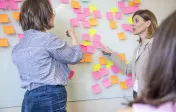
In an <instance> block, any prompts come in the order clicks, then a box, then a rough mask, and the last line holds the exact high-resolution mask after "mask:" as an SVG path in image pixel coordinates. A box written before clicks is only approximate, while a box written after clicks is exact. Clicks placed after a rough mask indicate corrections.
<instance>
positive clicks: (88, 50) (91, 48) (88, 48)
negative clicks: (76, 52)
mask: <svg viewBox="0 0 176 112" xmlns="http://www.w3.org/2000/svg"><path fill="white" fill-rule="evenodd" d="M94 52H95V51H94V47H93V46H87V53H94Z"/></svg>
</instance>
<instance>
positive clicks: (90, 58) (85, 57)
mask: <svg viewBox="0 0 176 112" xmlns="http://www.w3.org/2000/svg"><path fill="white" fill-rule="evenodd" d="M84 61H85V62H87V63H91V62H92V54H84Z"/></svg>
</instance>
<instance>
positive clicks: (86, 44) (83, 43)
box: [82, 41, 91, 46]
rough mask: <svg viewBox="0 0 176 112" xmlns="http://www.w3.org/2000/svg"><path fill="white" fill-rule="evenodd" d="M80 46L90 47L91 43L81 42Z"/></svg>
mask: <svg viewBox="0 0 176 112" xmlns="http://www.w3.org/2000/svg"><path fill="white" fill-rule="evenodd" d="M82 45H84V46H90V45H91V42H89V41H83V42H82Z"/></svg>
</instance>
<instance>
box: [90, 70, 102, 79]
mask: <svg viewBox="0 0 176 112" xmlns="http://www.w3.org/2000/svg"><path fill="white" fill-rule="evenodd" d="M92 76H93V78H94V79H95V80H98V79H100V78H101V74H100V72H99V71H97V72H92Z"/></svg>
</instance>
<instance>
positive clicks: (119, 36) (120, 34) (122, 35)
mask: <svg viewBox="0 0 176 112" xmlns="http://www.w3.org/2000/svg"><path fill="white" fill-rule="evenodd" d="M118 38H119V39H120V40H125V39H126V37H125V34H124V33H123V32H120V33H118Z"/></svg>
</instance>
